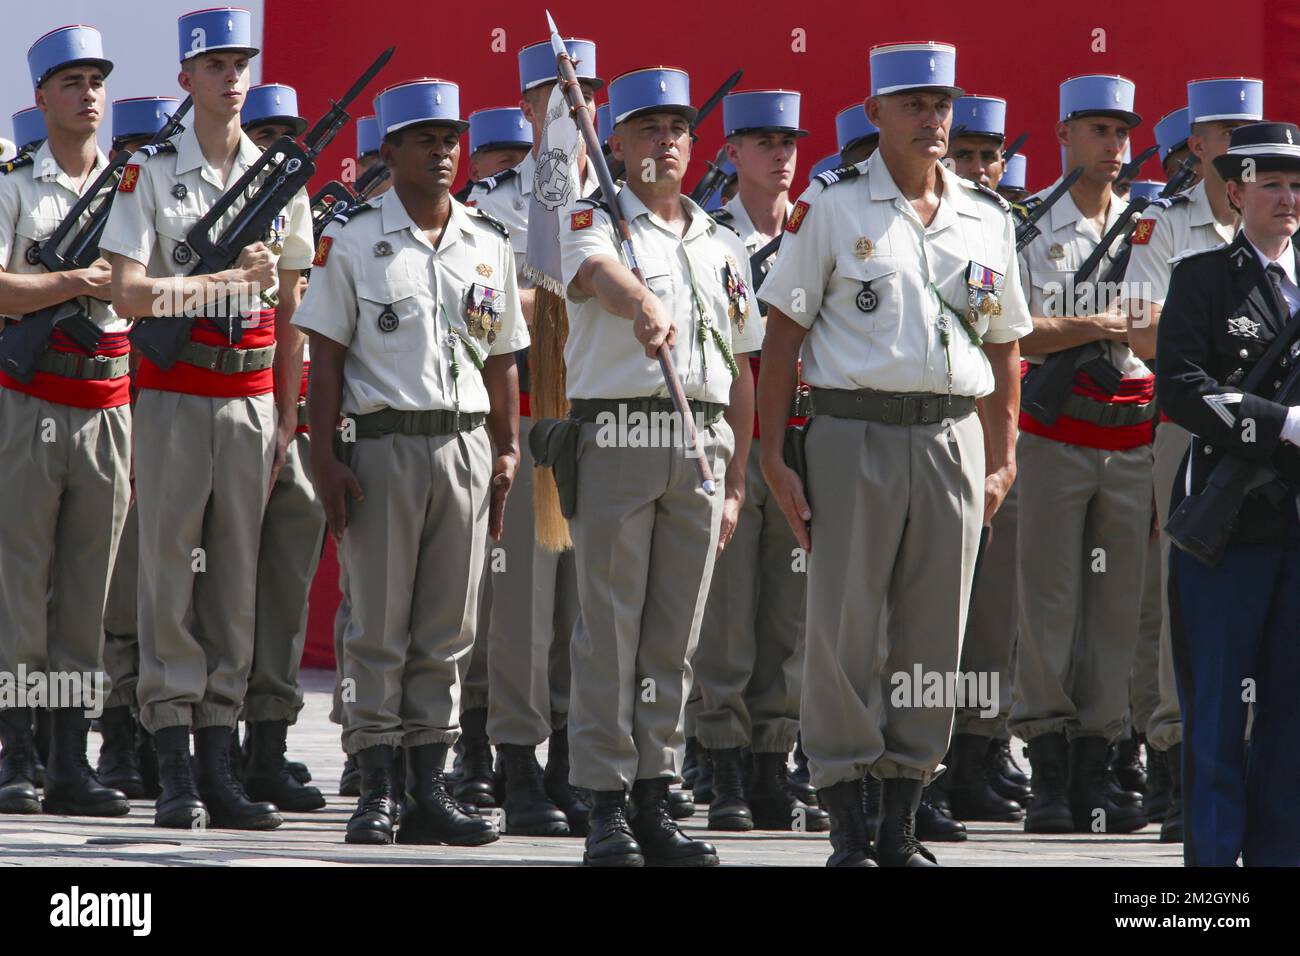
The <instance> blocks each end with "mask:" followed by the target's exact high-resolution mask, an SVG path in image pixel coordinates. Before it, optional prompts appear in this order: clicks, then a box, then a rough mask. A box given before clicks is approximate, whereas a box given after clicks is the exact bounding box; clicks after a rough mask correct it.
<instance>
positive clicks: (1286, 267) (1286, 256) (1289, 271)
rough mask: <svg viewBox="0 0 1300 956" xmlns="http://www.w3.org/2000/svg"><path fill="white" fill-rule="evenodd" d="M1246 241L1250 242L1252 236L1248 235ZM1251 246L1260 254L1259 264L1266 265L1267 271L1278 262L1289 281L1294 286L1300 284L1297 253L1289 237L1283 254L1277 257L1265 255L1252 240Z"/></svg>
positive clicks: (1256, 253)
mask: <svg viewBox="0 0 1300 956" xmlns="http://www.w3.org/2000/svg"><path fill="white" fill-rule="evenodd" d="M1246 241H1247V242H1250V236H1246ZM1250 248H1252V249H1254V250H1255V255H1257V256H1259V264H1260V265H1261V266H1263V267H1264V269H1265V271H1267V270H1268V267H1269V266H1271V265H1273V264H1275V263H1276V264H1277V265H1279V266H1281V267H1282V272H1283V273H1285V275H1286V278H1287V281H1288V282H1290V283H1291V284H1292V285H1294V286H1300V282H1296V272H1295V253H1294V252H1293V251H1292V248H1291V240H1290V239H1287V241H1286V248H1285V249H1283V250H1282V255H1280V256H1279V257H1278V258H1277V259H1270V258H1269V257H1268V256H1266V255H1264V253H1262V252H1260V251H1259V246H1257V245H1255V244H1254V243H1253V242H1250Z"/></svg>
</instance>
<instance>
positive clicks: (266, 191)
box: [130, 47, 394, 371]
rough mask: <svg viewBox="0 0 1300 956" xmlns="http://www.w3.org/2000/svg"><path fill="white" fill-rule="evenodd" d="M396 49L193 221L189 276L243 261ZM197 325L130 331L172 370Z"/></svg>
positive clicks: (175, 320) (239, 330) (234, 337)
mask: <svg viewBox="0 0 1300 956" xmlns="http://www.w3.org/2000/svg"><path fill="white" fill-rule="evenodd" d="M393 50H394V47H389V48H388V49H387V50H385V51H384V52H383V53H381V54H380V55H379V56H378V57H377V58H376V59H375V62H374V63H372V64H370V67H369V68H368V69H367V70H366V71H365V72H364V73H362V74H361V78H360V79H358V80H357V81H356V82H355V83H353V84H352V86H351V87H350V88H349V89H348V91H347V92H346V93H344V94H343V96H342V98H341V99H339V100H338V101H337V102H335V101H333V100H331V101H330V108H329V109H328V110H327V111H326V112H325V115H324V116H322V117H321V118H320V119H319V120H317V121H316V125H315V126H313V127H312V128H311V130H309V131H308V133H307V135H306V136H304V137H303V139H302V143H301V144H299V143H298V142H297V141H295V140H294V139H293V137H291V136H281V137H280V138H279V139H278V140H276V141H275V142H274V143H272V144H271V146H270V147H269V148H267V149H266V150H265V151H264V152H263V153H262V155H261V156H259V157H258V159H257V162H255V163H254V164H253V165H252V166H250V167H249V168H248V170H247V171H246V172H245V173H244V174H243V175H242V176H240V177H239V180H238V181H237V182H236V183H235V184H234V185H233V186H231V187H230V188H229V189H227V190H226V191H225V193H223V194H222V196H221V198H220V199H218V200H217V201H216V202H215V203H214V204H213V206H212V208H211V209H209V210H208V211H207V213H205V214H204V215H203V217H202V218H201V219H199V221H198V222H197V223H195V224H194V228H192V229H191V230H190V232H189V234H188V235H187V236H186V237H185V241H186V244H187V245H189V247H190V249H191V250H193V252H194V258H195V262H194V268H192V269H191V270H190V271H189V273H188V275H192V276H193V275H205V274H209V273H213V272H220V271H221V270H223V269H229V268H230V267H231V266H233V265H234V264H235V263H236V262H237V261H238V259H239V256H240V254H241V253H243V251H244V248H245V247H246V246H249V245H251V244H252V243H254V242H260V241H261V240H262V237H263V236H264V235H266V231H267V229H268V228H269V227H270V226H271V223H272V222H273V221H274V220H275V217H276V216H278V215H280V213H281V211H282V210H283V209H284V208H285V206H287V205H289V203H290V202H291V201H292V200H293V197H294V196H296V195H297V193H298V190H300V189H302V188H303V187H304V186H305V185H307V183H308V181H310V180H311V177H312V174H313V173H315V172H316V157H317V156H319V155H320V153H321V151H322V150H323V149H324V148H325V147H326V146H328V145H329V143H330V141H331V140H332V139H333V138H334V136H335V134H337V133H338V131H339V130H340V129H342V128H343V124H344V123H346V122H347V121H348V120H349V119H350V118H351V117H350V116H348V114H347V112H346V107H347V105H348V104H349V103H351V102H352V101H353V100H354V99H356V97H357V96H358V95H359V94H360V93H361V91H362V90H363V89H364V88H365V87H366V85H367V84H368V83H369V82H370V81H371V80H373V79H374V78H375V75H376V74H377V73H378V72H379V71H380V70H381V69H383V66H384V64H385V63H387V62H388V61H389V59H390V58H391V57H392V55H393ZM241 198H242V199H244V203H243V205H242V206H241V207H240V209H239V212H238V213H236V214H235V216H234V218H233V219H231V221H230V224H229V225H227V226H226V227H225V228H224V229H223V230H222V232H221V236H220V238H218V239H216V240H215V241H214V240H213V239H212V230H213V229H214V228H215V227H216V224H217V223H218V222H220V221H221V220H222V219H223V218H225V217H226V216H227V214H228V213H229V212H230V209H231V207H232V206H233V205H234V204H235V203H236V202H237V201H238V200H239V199H241ZM263 301H265V295H263ZM225 324H226V328H225V329H224V331H225V332H226V338H227V341H229V342H230V343H231V344H234V343H235V342H238V341H239V340H240V339H241V338H242V337H243V334H244V320H243V319H242V318H239V317H227V318H226V320H225ZM193 326H194V316H168V317H159V318H145V319H141V320H139V321H137V322H136V324H135V327H134V328H132V330H131V335H130V337H131V344H132V345H134V346H135V347H136V348H137V349H139V350H140V352H141V353H142V354H143V355H144V356H145V358H147V359H149V361H151V362H153V363H154V364H155V365H157V366H158V367H159V368H160V369H162V370H163V371H167V370H168V369H170V368H171V367H172V366H173V365H174V364H176V360H177V358H178V357H179V355H180V353H181V350H182V349H183V348H184V347H185V345H186V343H188V342H189V340H190V329H191V328H193Z"/></svg>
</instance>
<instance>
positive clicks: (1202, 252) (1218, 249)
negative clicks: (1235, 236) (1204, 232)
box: [1169, 245, 1245, 266]
mask: <svg viewBox="0 0 1300 956" xmlns="http://www.w3.org/2000/svg"><path fill="white" fill-rule="evenodd" d="M1231 248H1232V247H1231V246H1229V245H1222V246H1215V247H1214V248H1213V249H1194V250H1192V251H1190V252H1184V253H1182V254H1181V255H1177V256H1174V257H1173V258H1172V259H1170V260H1169V265H1170V266H1176V265H1177V264H1178V263H1180V262H1182V261H1183V260H1184V259H1194V258H1196V257H1197V256H1208V255H1212V254H1215V253H1217V254H1218V255H1223V254H1224V253H1225V252H1227V251H1228V250H1229V249H1231ZM1235 254H1237V255H1242V254H1245V251H1244V250H1242V249H1238V250H1237V252H1236V253H1235Z"/></svg>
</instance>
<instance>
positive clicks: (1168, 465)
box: [1146, 422, 1192, 750]
mask: <svg viewBox="0 0 1300 956" xmlns="http://www.w3.org/2000/svg"><path fill="white" fill-rule="evenodd" d="M1191 442H1192V433H1191V432H1189V431H1188V430H1187V429H1185V428H1183V426H1181V425H1175V424H1174V423H1173V422H1161V423H1160V424H1159V425H1158V426H1156V441H1155V464H1154V465H1153V467H1152V469H1151V477H1152V481H1153V484H1154V485H1155V491H1156V516H1157V520H1158V521H1159V522H1160V606H1161V610H1162V611H1163V614H1161V617H1160V656H1159V666H1158V668H1157V677H1158V684H1159V688H1160V700H1159V702H1158V703H1157V704H1156V709H1155V712H1154V713H1152V715H1151V719H1150V721H1148V722H1147V727H1146V731H1147V741H1148V742H1149V743H1150V744H1151V746H1152V747H1154V748H1156V749H1157V750H1168V749H1169V748H1170V747H1172V746H1174V745H1175V744H1179V743H1182V740H1183V715H1182V710H1181V709H1180V707H1179V704H1178V682H1177V679H1176V677H1175V675H1174V652H1173V643H1172V639H1171V637H1170V631H1169V549H1170V547H1171V546H1172V545H1171V544H1170V541H1169V535H1167V534H1165V531H1164V528H1165V522H1167V521H1168V520H1169V499H1170V497H1171V496H1172V495H1173V493H1174V480H1175V479H1176V478H1177V477H1178V466H1179V465H1181V464H1182V462H1183V456H1184V455H1186V454H1187V447H1188V445H1190V444H1191Z"/></svg>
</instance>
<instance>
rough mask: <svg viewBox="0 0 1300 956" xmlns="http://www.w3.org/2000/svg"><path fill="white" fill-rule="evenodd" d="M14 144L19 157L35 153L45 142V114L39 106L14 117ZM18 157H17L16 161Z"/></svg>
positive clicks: (18, 113) (22, 111)
mask: <svg viewBox="0 0 1300 956" xmlns="http://www.w3.org/2000/svg"><path fill="white" fill-rule="evenodd" d="M13 125H14V144H15V145H16V146H17V148H18V156H23V155H25V154H27V153H34V152H35V151H36V150H38V149H40V148H41V143H43V142H45V136H46V132H45V114H44V113H43V112H42V111H41V108H40V107H39V106H29V107H27V109H25V110H19V111H18V112H17V113H15V114H14V115H13ZM16 158H17V157H15V159H16Z"/></svg>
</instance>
